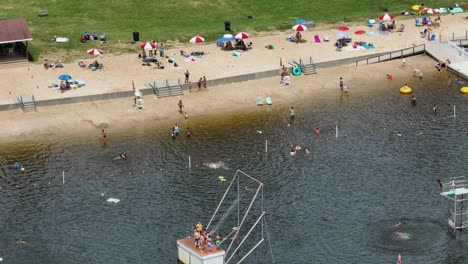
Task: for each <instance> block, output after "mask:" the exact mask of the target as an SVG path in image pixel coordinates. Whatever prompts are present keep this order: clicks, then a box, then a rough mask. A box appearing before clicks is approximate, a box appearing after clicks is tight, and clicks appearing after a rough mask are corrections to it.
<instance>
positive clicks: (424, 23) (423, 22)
mask: <svg viewBox="0 0 468 264" xmlns="http://www.w3.org/2000/svg"><path fill="white" fill-rule="evenodd" d="M422 24H423V26H425V25H426V24H427V17H426V16H423V17H422Z"/></svg>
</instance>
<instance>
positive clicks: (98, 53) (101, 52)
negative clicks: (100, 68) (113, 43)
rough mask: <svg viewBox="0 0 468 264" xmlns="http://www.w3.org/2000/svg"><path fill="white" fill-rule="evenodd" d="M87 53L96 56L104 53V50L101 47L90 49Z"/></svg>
mask: <svg viewBox="0 0 468 264" xmlns="http://www.w3.org/2000/svg"><path fill="white" fill-rule="evenodd" d="M86 53H88V54H90V55H95V56H97V55H102V54H104V52H103V51H102V50H100V49H90V50H88V51H87V52H86Z"/></svg>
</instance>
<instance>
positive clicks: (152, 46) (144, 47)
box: [140, 42, 156, 50]
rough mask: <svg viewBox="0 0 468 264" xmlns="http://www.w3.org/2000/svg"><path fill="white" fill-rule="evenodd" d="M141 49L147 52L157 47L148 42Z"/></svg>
mask: <svg viewBox="0 0 468 264" xmlns="http://www.w3.org/2000/svg"><path fill="white" fill-rule="evenodd" d="M140 47H141V48H142V49H145V50H152V49H155V48H156V45H155V44H153V43H151V42H146V43H145V44H141V46H140Z"/></svg>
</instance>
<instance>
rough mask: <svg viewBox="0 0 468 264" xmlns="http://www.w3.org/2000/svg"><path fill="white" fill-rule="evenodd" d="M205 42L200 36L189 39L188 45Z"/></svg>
mask: <svg viewBox="0 0 468 264" xmlns="http://www.w3.org/2000/svg"><path fill="white" fill-rule="evenodd" d="M202 42H205V39H204V38H202V37H200V36H195V37H193V38H191V39H190V43H202Z"/></svg>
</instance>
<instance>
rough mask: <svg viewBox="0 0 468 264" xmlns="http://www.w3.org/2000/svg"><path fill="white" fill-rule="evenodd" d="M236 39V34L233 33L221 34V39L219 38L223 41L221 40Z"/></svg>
mask: <svg viewBox="0 0 468 264" xmlns="http://www.w3.org/2000/svg"><path fill="white" fill-rule="evenodd" d="M233 40H235V38H234V36H233V35H231V34H224V35H222V36H221V38H220V39H218V41H221V42H223V43H224V42H228V41H233Z"/></svg>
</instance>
